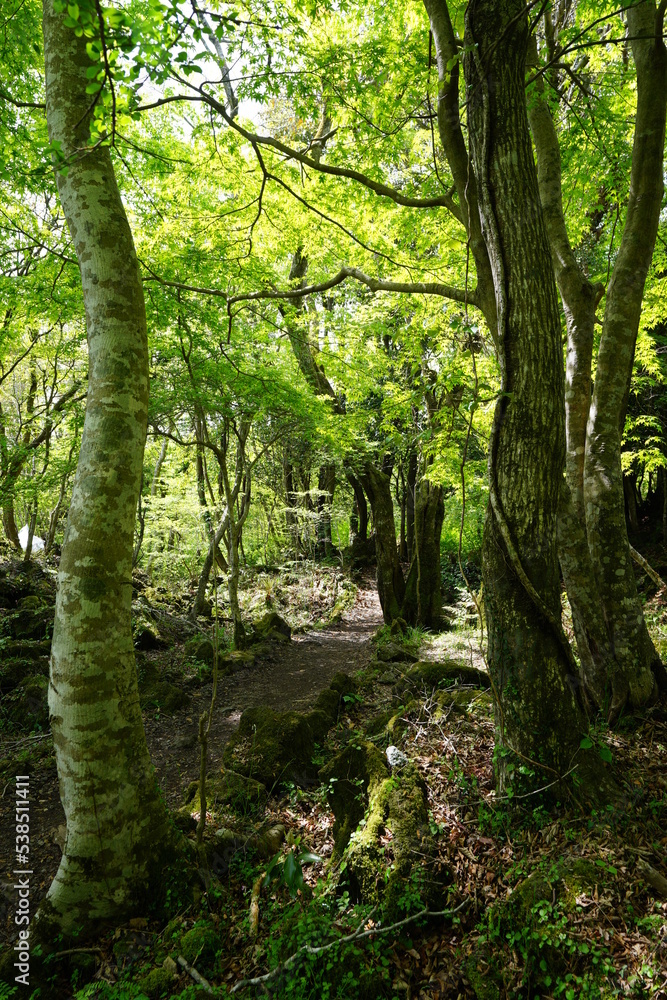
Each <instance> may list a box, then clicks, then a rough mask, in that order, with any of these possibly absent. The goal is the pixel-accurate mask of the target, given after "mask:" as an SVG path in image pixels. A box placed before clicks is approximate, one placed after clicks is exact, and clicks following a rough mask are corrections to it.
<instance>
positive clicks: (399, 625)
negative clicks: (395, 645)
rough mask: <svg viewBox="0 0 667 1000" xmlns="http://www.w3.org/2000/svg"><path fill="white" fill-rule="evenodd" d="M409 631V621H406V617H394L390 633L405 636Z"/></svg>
mask: <svg viewBox="0 0 667 1000" xmlns="http://www.w3.org/2000/svg"><path fill="white" fill-rule="evenodd" d="M407 631H408V623H407V622H406V620H405V618H394V620H393V622H392V623H391V627H390V629H389V632H390V634H391V635H395V636H403V635H407Z"/></svg>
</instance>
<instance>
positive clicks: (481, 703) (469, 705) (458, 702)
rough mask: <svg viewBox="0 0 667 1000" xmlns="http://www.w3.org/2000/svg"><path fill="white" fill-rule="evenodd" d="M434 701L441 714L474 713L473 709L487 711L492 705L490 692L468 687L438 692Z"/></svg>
mask: <svg viewBox="0 0 667 1000" xmlns="http://www.w3.org/2000/svg"><path fill="white" fill-rule="evenodd" d="M435 701H436V704H437V705H439V707H440V711H441V713H443V714H444V713H447V714H448V713H449V711H450V710H451V711H454V712H463V713H467V712H471V711H474V709H475V708H482V709H484V710H488V708H489V707H490V706H492V705H493V698H492V696H491V692H490V691H479V690H476V689H474V688H469V687H453V688H446V689H445V690H444V691H438V692H437V694H436V696H435ZM436 717H437V713H436Z"/></svg>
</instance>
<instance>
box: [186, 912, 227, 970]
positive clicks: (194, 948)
mask: <svg viewBox="0 0 667 1000" xmlns="http://www.w3.org/2000/svg"><path fill="white" fill-rule="evenodd" d="M219 947H220V941H219V940H218V936H217V934H216V933H215V930H214V929H213V926H212V925H211V924H210V923H208V922H207V921H205V920H201V921H199V922H198V923H196V924H195V925H194V927H193V928H192V929H191V930H189V931H187V933H186V934H184V935H183V937H182V938H181V945H180V949H181V955H182V956H183V958H184V959H185V961H186V962H188V963H189V964H190V965H193V966H195V967H196V969H197V971H198V972H202V973H206V972H208V973H209V974H210V973H212V972H213V971H214V970H215V957H216V952H217V951H218V949H219Z"/></svg>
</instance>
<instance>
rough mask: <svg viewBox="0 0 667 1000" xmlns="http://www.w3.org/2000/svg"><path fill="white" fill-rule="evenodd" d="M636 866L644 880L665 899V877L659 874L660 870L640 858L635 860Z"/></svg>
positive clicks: (666, 879) (666, 884)
mask: <svg viewBox="0 0 667 1000" xmlns="http://www.w3.org/2000/svg"><path fill="white" fill-rule="evenodd" d="M637 867H638V868H639V870H640V872H641V873H642V876H643V878H644V881H645V882H648V884H649V885H650V886H651V888H652V889H655V891H656V892H657V893H658V895H659V896H662V898H663V899H667V878H665V876H664V875H661V874H660V872H658V871H656V870H655V868H652V867H651V865H649V864H647V863H646V861H642V860H641V859H640V860H639V861H638V862H637Z"/></svg>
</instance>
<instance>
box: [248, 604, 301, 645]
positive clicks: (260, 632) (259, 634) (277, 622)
mask: <svg viewBox="0 0 667 1000" xmlns="http://www.w3.org/2000/svg"><path fill="white" fill-rule="evenodd" d="M254 631H255V635H256V639H255V641H257V642H263V641H265V640H267V639H277V640H278V641H281V642H288V641H289V640H290V639H291V638H292V629H291V628H290V626H289V625H288V624H287V622H286V621H285V619H284V618H281V617H280V615H279V614H278V612H277V611H267V612H266V614H265V615H263V616H262V618H260V619H259V621H258V622H256V623H255V625H254Z"/></svg>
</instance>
